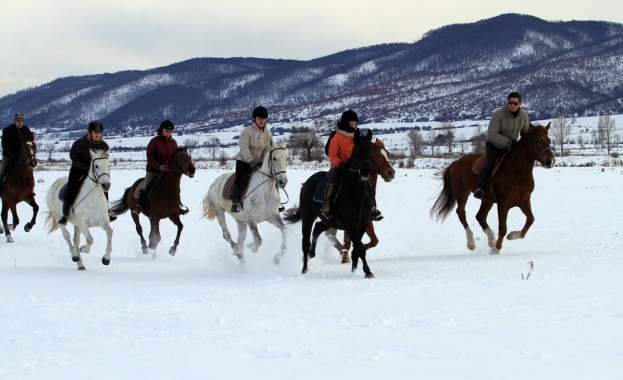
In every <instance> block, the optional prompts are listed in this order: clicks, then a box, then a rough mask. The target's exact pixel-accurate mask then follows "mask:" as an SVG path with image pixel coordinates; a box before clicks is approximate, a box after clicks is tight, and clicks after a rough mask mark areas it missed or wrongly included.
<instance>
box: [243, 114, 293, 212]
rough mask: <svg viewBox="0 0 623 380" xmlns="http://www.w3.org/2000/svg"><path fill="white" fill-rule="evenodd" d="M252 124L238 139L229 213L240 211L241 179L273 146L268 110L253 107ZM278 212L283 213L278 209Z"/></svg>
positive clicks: (259, 164) (260, 162) (260, 161)
mask: <svg viewBox="0 0 623 380" xmlns="http://www.w3.org/2000/svg"><path fill="white" fill-rule="evenodd" d="M251 119H252V120H253V123H252V124H251V125H249V126H247V127H246V128H244V129H243V130H242V133H240V138H239V139H238V147H239V148H240V152H239V153H238V156H236V174H235V175H236V177H235V179H234V184H233V186H232V188H231V200H232V204H231V212H239V211H240V205H239V203H240V192H241V190H242V189H240V185H241V183H242V179H243V178H244V176H245V175H247V174H248V173H249V172H250V171H251V170H252V169H255V167H257V166H261V165H262V161H263V160H264V155H265V154H266V153H268V152H269V151H270V148H271V147H272V146H273V135H272V133H271V132H270V130H269V129H268V128H267V127H266V119H268V110H266V108H264V107H262V106H258V107H255V108H254V109H253V113H252V114H251ZM279 211H280V212H281V211H283V208H282V207H279Z"/></svg>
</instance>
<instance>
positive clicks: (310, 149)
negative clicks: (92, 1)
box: [288, 127, 322, 161]
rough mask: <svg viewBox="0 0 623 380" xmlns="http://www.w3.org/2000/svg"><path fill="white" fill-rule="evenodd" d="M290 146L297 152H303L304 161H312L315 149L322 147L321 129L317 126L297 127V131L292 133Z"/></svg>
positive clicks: (294, 152)
mask: <svg viewBox="0 0 623 380" xmlns="http://www.w3.org/2000/svg"><path fill="white" fill-rule="evenodd" d="M288 146H289V147H290V148H291V150H292V151H293V153H292V154H293V155H295V154H296V153H300V154H301V156H302V157H301V159H302V160H304V161H312V160H313V159H314V149H316V148H320V147H322V140H321V138H320V132H319V129H318V128H316V127H311V128H308V127H301V128H297V130H296V133H293V134H292V135H290V139H289V141H288Z"/></svg>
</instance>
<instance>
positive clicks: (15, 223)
mask: <svg viewBox="0 0 623 380" xmlns="http://www.w3.org/2000/svg"><path fill="white" fill-rule="evenodd" d="M11 216H13V223H11V224H9V228H10V229H11V231H15V228H16V227H17V226H18V225H19V215H17V204H14V205H13V206H11Z"/></svg>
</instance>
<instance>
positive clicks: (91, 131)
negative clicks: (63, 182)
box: [58, 121, 117, 225]
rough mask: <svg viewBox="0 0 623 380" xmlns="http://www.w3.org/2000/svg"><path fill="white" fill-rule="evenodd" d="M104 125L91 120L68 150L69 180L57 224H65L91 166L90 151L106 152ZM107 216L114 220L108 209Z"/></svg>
mask: <svg viewBox="0 0 623 380" xmlns="http://www.w3.org/2000/svg"><path fill="white" fill-rule="evenodd" d="M103 133H104V126H103V125H102V123H100V122H99V121H92V122H91V123H90V124H89V128H88V133H87V134H86V135H84V136H83V137H81V138H79V139H78V140H76V141H75V142H74V143H73V145H72V146H71V150H70V151H69V158H71V169H69V180H68V181H67V189H66V191H65V198H64V199H63V216H62V217H61V218H60V219H59V220H58V224H63V225H66V224H67V216H68V215H69V209H70V208H71V206H72V205H73V204H74V201H75V200H76V196H77V195H78V191H79V190H80V185H81V184H82V181H84V179H85V178H86V176H87V175H88V174H89V168H90V167H91V153H90V151H91V150H93V151H97V150H102V151H104V152H108V150H109V147H108V144H107V143H106V141H104V137H103V136H102V135H103ZM104 195H105V196H106V200H108V192H104ZM108 216H109V218H110V221H111V222H112V221H114V220H115V219H117V217H116V216H115V215H114V214H113V213H112V212H111V211H110V210H109V211H108Z"/></svg>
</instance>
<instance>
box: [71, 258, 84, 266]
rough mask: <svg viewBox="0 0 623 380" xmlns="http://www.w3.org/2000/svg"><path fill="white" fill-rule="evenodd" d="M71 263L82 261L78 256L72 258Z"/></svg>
mask: <svg viewBox="0 0 623 380" xmlns="http://www.w3.org/2000/svg"><path fill="white" fill-rule="evenodd" d="M71 261H73V262H74V263H77V262H78V261H80V258H79V257H78V256H72V257H71ZM78 269H80V268H78ZM82 269H84V268H82Z"/></svg>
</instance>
